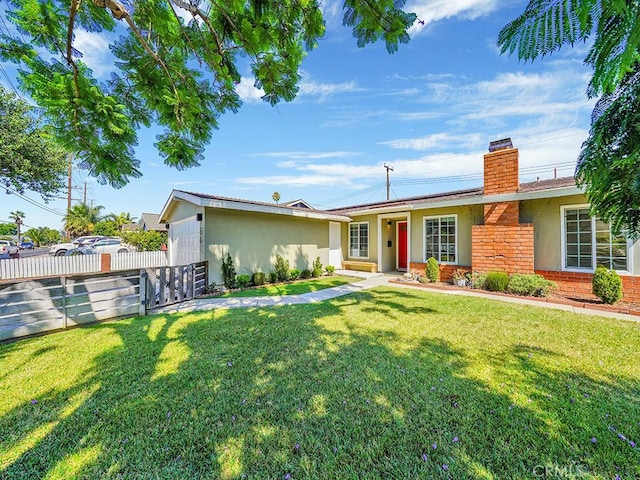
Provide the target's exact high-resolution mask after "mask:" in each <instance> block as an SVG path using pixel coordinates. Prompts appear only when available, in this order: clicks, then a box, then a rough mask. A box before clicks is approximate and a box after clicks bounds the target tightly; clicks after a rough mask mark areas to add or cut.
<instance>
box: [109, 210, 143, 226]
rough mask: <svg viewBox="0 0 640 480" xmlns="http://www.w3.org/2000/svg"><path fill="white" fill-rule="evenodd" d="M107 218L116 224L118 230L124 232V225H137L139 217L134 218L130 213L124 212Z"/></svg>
mask: <svg viewBox="0 0 640 480" xmlns="http://www.w3.org/2000/svg"><path fill="white" fill-rule="evenodd" d="M107 218H108V219H109V220H113V221H114V222H116V225H117V227H118V230H122V226H123V225H126V224H127V223H135V222H136V221H137V220H138V217H132V216H131V214H130V213H129V212H122V213H120V214H118V215H116V214H115V213H111V214H109V215H107Z"/></svg>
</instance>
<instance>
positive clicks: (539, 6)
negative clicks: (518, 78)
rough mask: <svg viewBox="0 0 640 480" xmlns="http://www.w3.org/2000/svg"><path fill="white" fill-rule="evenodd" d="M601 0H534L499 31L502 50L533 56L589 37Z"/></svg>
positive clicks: (528, 57)
mask: <svg viewBox="0 0 640 480" xmlns="http://www.w3.org/2000/svg"><path fill="white" fill-rule="evenodd" d="M599 4H600V2H599V0H531V1H530V2H529V5H527V8H526V9H525V11H524V13H523V14H522V15H520V16H519V17H518V18H516V19H515V20H514V21H512V22H510V23H508V24H507V25H506V26H505V27H504V28H503V29H502V30H501V31H500V34H499V35H498V46H499V47H500V48H501V51H502V53H509V54H510V55H511V54H513V53H514V52H516V53H517V55H518V58H520V59H521V60H534V59H536V58H538V57H543V56H545V55H548V54H550V53H551V52H553V51H555V50H558V49H559V48H560V47H561V46H563V45H565V44H571V45H573V44H574V43H576V42H578V41H584V40H586V39H587V38H588V37H589V36H590V35H591V33H592V30H593V26H594V24H595V23H596V22H597V20H598V18H599V13H600V6H599Z"/></svg>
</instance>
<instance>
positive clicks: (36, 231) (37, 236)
mask: <svg viewBox="0 0 640 480" xmlns="http://www.w3.org/2000/svg"><path fill="white" fill-rule="evenodd" d="M25 235H26V236H27V237H29V238H30V239H31V240H33V241H34V242H35V243H36V244H37V245H40V246H42V245H53V244H54V243H59V242H60V240H61V239H62V237H61V235H60V232H59V231H58V230H54V229H52V228H49V227H38V228H30V229H29V230H27V231H26V232H25Z"/></svg>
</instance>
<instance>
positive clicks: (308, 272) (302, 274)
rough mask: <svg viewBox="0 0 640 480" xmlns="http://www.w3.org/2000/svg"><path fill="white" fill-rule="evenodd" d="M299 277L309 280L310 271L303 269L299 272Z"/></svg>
mask: <svg viewBox="0 0 640 480" xmlns="http://www.w3.org/2000/svg"><path fill="white" fill-rule="evenodd" d="M300 277H301V278H304V279H307V278H311V270H309V269H308V268H305V269H304V270H302V271H301V272H300Z"/></svg>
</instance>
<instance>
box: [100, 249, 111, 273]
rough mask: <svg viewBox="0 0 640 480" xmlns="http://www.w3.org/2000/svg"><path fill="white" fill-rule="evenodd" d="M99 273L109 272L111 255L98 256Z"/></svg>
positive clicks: (102, 254)
mask: <svg viewBox="0 0 640 480" xmlns="http://www.w3.org/2000/svg"><path fill="white" fill-rule="evenodd" d="M100 271H101V272H110V271H111V254H110V253H101V254H100Z"/></svg>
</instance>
